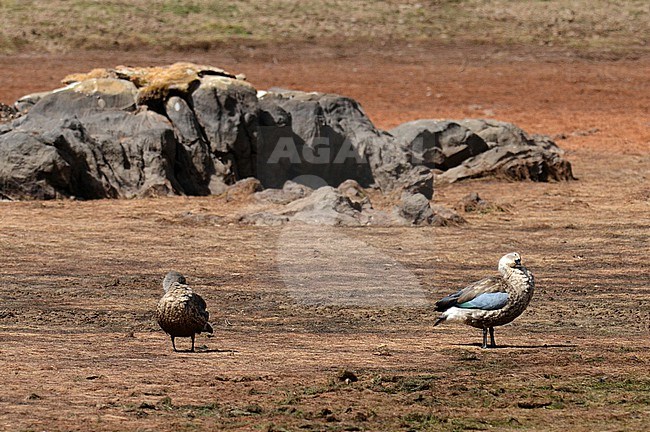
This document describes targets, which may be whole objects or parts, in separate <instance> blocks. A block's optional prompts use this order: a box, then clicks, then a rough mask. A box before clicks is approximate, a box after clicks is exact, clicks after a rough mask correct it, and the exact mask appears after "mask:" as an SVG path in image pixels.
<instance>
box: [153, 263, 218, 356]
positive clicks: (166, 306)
mask: <svg viewBox="0 0 650 432" xmlns="http://www.w3.org/2000/svg"><path fill="white" fill-rule="evenodd" d="M163 289H164V290H165V294H164V295H163V296H162V298H161V299H160V301H159V302H158V307H157V308H156V320H157V321H158V325H160V328H162V329H163V330H164V331H165V333H167V334H168V335H170V336H171V338H172V348H173V349H174V351H176V344H175V343H174V339H175V338H177V337H189V338H192V349H191V350H190V351H192V352H194V337H195V335H196V334H198V333H201V332H206V333H212V326H211V325H210V323H209V322H208V318H209V316H210V315H209V313H208V311H207V310H206V304H205V301H204V300H203V298H201V296H200V295H198V294H196V293H194V292H193V291H192V289H191V288H190V287H189V286H188V285H187V283H186V281H185V276H183V275H182V274H180V273H178V272H175V271H171V272H169V273H167V275H166V276H165V278H164V279H163Z"/></svg>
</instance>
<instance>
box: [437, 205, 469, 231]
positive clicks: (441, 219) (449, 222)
mask: <svg viewBox="0 0 650 432" xmlns="http://www.w3.org/2000/svg"><path fill="white" fill-rule="evenodd" d="M431 210H432V211H433V218H432V219H431V222H430V224H431V225H432V226H455V225H462V224H465V223H467V221H466V220H465V219H464V218H463V217H462V216H461V215H459V214H458V213H456V212H455V211H454V210H452V209H449V208H447V207H445V206H442V205H439V204H433V205H432V206H431Z"/></svg>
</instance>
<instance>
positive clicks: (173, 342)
mask: <svg viewBox="0 0 650 432" xmlns="http://www.w3.org/2000/svg"><path fill="white" fill-rule="evenodd" d="M172 348H173V349H174V352H176V342H175V341H174V336H172Z"/></svg>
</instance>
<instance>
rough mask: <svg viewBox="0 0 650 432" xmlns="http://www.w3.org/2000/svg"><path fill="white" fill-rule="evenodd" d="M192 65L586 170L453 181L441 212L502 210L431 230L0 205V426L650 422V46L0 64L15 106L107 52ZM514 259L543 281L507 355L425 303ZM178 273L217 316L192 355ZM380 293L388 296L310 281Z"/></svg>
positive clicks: (503, 336)
mask: <svg viewBox="0 0 650 432" xmlns="http://www.w3.org/2000/svg"><path fill="white" fill-rule="evenodd" d="M181 60H183V61H192V62H197V63H204V64H211V65H215V66H219V67H223V68H225V69H227V70H229V71H232V72H235V73H244V74H246V75H247V77H248V80H249V81H250V82H251V83H252V84H253V85H255V86H256V87H257V88H258V89H264V88H268V87H271V86H279V87H285V88H295V89H301V90H314V91H323V92H334V93H339V94H343V95H347V96H351V97H353V98H355V99H357V100H359V101H360V102H361V104H362V106H363V107H364V109H365V111H366V112H367V113H368V115H369V116H370V118H371V119H372V120H373V122H374V123H375V124H376V125H377V126H378V127H381V128H390V127H393V126H396V125H397V124H399V123H401V122H404V121H408V120H413V119H417V118H449V119H454V118H465V117H489V118H496V119H499V120H504V121H509V122H513V123H515V124H517V125H518V126H520V127H522V128H523V129H524V130H526V131H528V132H531V133H543V134H547V135H551V136H553V137H554V138H555V139H556V142H557V143H558V145H560V146H561V147H562V148H563V149H565V150H566V157H567V158H568V159H569V160H570V161H571V162H572V164H573V169H574V174H575V176H576V177H577V180H576V181H572V182H562V183H532V182H520V183H513V182H505V181H495V180H489V179H488V180H475V181H469V182H463V183H459V184H454V185H446V186H441V187H439V188H437V189H436V191H435V196H434V202H436V203H440V204H444V205H447V206H450V207H453V206H454V205H455V204H456V203H457V202H458V201H459V200H460V199H461V198H462V197H463V196H465V195H467V194H468V193H470V192H478V193H479V194H480V196H481V197H482V198H484V199H485V200H487V201H489V202H491V203H493V204H494V206H493V208H492V209H491V210H490V211H485V212H478V213H462V215H463V217H465V218H466V219H467V221H468V223H467V224H466V225H463V226H458V227H435V228H433V227H427V228H372V227H368V228H314V227H306V226H302V225H286V226H283V227H277V228H260V227H246V226H239V225H237V224H236V223H234V221H235V220H236V218H237V215H238V214H239V212H240V211H241V209H242V206H244V205H246V199H245V198H242V199H240V200H238V199H234V200H233V199H226V197H225V196H223V195H222V196H212V197H176V198H156V199H139V200H99V201H85V202H84V201H73V200H66V201H32V202H0V251H1V255H0V256H1V259H2V261H1V264H2V265H1V266H0V380H1V382H2V386H1V387H0V429H1V430H7V431H9V430H11V431H43V430H46V431H86V430H97V431H98V430H107V431H123V430H133V431H136V430H137V431H167V430H169V431H179V430H180V431H184V430H187V431H192V430H233V431H248V430H260V431H294V430H323V431H326V430H327V431H330V430H331V431H379V430H382V431H397V430H405V431H407V430H408V431H420V430H444V431H462V430H532V431H549V430H557V431H564V430H575V431H601V430H603V431H605V430H607V431H622V430H629V431H641V430H650V77H649V76H648V71H649V70H650V57H648V56H647V55H646V54H635V55H623V56H616V58H611V57H610V56H601V57H599V56H593V55H591V54H590V55H588V56H585V55H580V54H579V53H578V54H576V53H575V52H574V51H568V50H565V49H555V48H553V47H550V48H549V47H547V46H539V45H536V46H535V47H533V48H525V47H521V46H520V47H510V48H506V47H504V46H503V45H500V46H498V47H497V46H490V45H487V44H478V45H477V44H475V43H472V44H457V45H454V44H451V45H450V44H438V43H433V42H417V43H415V42H414V43H409V44H407V43H403V42H393V43H386V44H383V43H376V44H372V45H369V46H364V45H354V46H344V45H340V44H337V43H327V44H326V43H322V44H319V43H316V42H313V43H311V42H304V43H290V44H272V43H247V42H241V43H239V42H238V43H237V44H234V43H233V44H232V45H228V44H224V45H223V46H220V47H213V48H210V49H206V50H202V51H178V50H165V51H161V50H157V49H146V50H144V49H132V50H129V51H119V50H118V51H82V50H78V51H74V50H73V51H66V52H65V53H44V52H38V53H33V52H32V53H25V52H20V51H18V52H12V53H9V54H6V55H4V56H2V57H0V65H1V67H0V102H4V103H6V104H10V103H12V102H13V101H15V100H16V99H17V98H18V97H20V96H21V95H24V94H27V93H31V92H36V91H44V90H50V89H53V88H55V87H57V86H59V85H60V83H59V81H60V79H61V78H63V77H64V76H65V75H66V74H68V73H72V72H80V71H86V70H90V69H91V68H93V67H111V66H115V65H118V64H127V65H143V66H145V65H160V64H167V63H172V62H175V61H181ZM377 199H378V200H380V198H379V197H377ZM512 250H516V251H518V252H520V253H521V254H522V257H523V261H524V264H525V265H526V266H527V267H528V268H529V269H530V270H531V271H532V272H533V273H534V275H535V277H536V281H537V289H536V292H535V297H534V298H533V300H532V302H531V304H530V306H529V308H528V310H527V311H526V312H525V314H524V315H522V316H521V317H520V318H519V319H517V320H516V321H515V322H514V323H512V324H510V325H507V326H504V327H501V328H498V329H497V331H496V338H497V343H498V344H500V347H499V348H498V349H491V350H482V349H480V348H479V342H480V337H481V333H480V331H479V330H476V329H472V328H469V327H463V326H458V325H443V326H439V327H436V328H435V329H434V328H433V323H434V321H435V319H436V314H435V312H433V310H432V309H433V308H432V304H433V302H435V300H436V299H437V298H439V297H441V296H443V295H446V294H448V293H449V292H451V291H452V290H455V289H457V288H459V287H462V286H464V285H465V284H467V283H469V282H472V281H474V280H476V279H479V278H481V277H484V276H486V275H490V274H493V273H495V272H496V263H497V261H498V259H499V258H500V257H501V256H502V255H503V254H504V253H506V252H509V251H512ZM297 251H298V252H297ZM323 257H326V258H327V259H329V260H330V261H327V260H325V261H324V258H323ZM171 269H176V270H179V271H181V272H183V273H185V274H186V276H187V277H188V281H189V283H190V284H191V285H192V286H193V287H194V288H195V290H196V291H197V292H199V293H200V294H201V295H202V296H203V297H204V298H205V300H206V301H207V303H208V306H209V310H210V312H211V318H212V322H213V327H214V328H215V334H214V337H206V336H204V335H201V336H199V337H198V339H197V346H198V347H199V349H198V352H196V353H188V352H180V353H174V352H172V349H171V343H170V340H169V338H168V336H167V335H165V334H164V333H163V332H162V331H161V330H160V329H159V328H158V326H157V324H156V323H155V321H154V318H153V313H154V310H155V306H156V303H157V300H158V299H159V297H160V296H161V294H162V288H161V281H162V277H163V276H164V274H165V273H166V272H167V271H168V270H171ZM287 269H291V270H292V271H298V272H299V273H298V274H299V278H302V279H303V281H304V283H303V285H300V284H296V277H295V274H288V273H287ZM296 269H298V270H296ZM405 275H406V276H407V277H408V282H409V283H406V282H405V279H404V277H405ZM377 284H383V285H384V286H382V287H381V288H382V289H384V290H385V292H386V293H387V294H390V296H392V297H391V298H393V300H394V303H391V302H390V301H389V302H381V301H375V300H376V299H373V298H370V297H369V298H368V303H367V304H365V305H359V304H356V305H352V304H348V303H346V302H344V301H341V302H340V304H337V303H336V302H333V303H331V304H320V305H315V304H307V303H305V302H303V301H301V299H303V297H301V294H304V292H303V293H301V292H298V291H296V289H298V290H300V289H301V288H296V286H297V285H300V286H301V287H302V286H304V290H305V292H307V293H310V292H318V291H319V290H322V291H326V290H332V289H337V290H342V292H343V293H345V290H347V289H354V290H362V289H363V288H365V287H366V286H365V285H368V286H367V288H373V287H374V288H377V287H376V285H377ZM414 284H415V286H414ZM413 290H415V292H416V294H414V291H413ZM418 296H419V297H418ZM413 297H418V298H419V299H420V301H415V302H413V304H412V305H410V306H409V305H408V304H409V303H408V302H405V301H403V299H404V298H413ZM392 304H394V305H399V306H392ZM177 346H179V348H187V347H189V340H187V339H185V340H183V339H181V340H178V341H177ZM346 378H348V379H347V380H346Z"/></svg>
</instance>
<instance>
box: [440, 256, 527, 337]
mask: <svg viewBox="0 0 650 432" xmlns="http://www.w3.org/2000/svg"><path fill="white" fill-rule="evenodd" d="M499 273H501V275H500V276H492V277H487V278H485V279H481V280H479V281H477V282H474V283H473V284H471V285H468V286H467V287H465V288H463V289H462V290H460V291H458V292H456V293H454V294H451V295H448V296H447V297H445V298H443V299H440V300H438V301H437V302H436V310H437V311H438V312H442V315H440V317H439V318H438V320H437V321H436V322H435V324H434V326H437V325H438V324H440V323H442V322H445V321H456V322H461V323H464V324H467V325H470V326H472V327H477V328H480V329H483V345H482V348H487V347H488V344H487V334H488V331H489V332H490V347H491V348H495V347H496V344H495V342H494V327H496V326H500V325H504V324H508V323H509V322H511V321H512V320H514V319H515V318H517V317H518V316H519V315H521V313H522V312H523V311H524V310H525V309H526V307H527V306H528V303H529V302H530V299H531V298H532V297H533V291H534V290H535V280H534V278H533V275H532V273H530V272H529V271H528V270H527V269H526V267H524V266H522V265H521V256H520V255H519V254H518V253H517V252H511V253H509V254H507V255H504V256H503V257H502V258H501V259H500V260H499Z"/></svg>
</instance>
